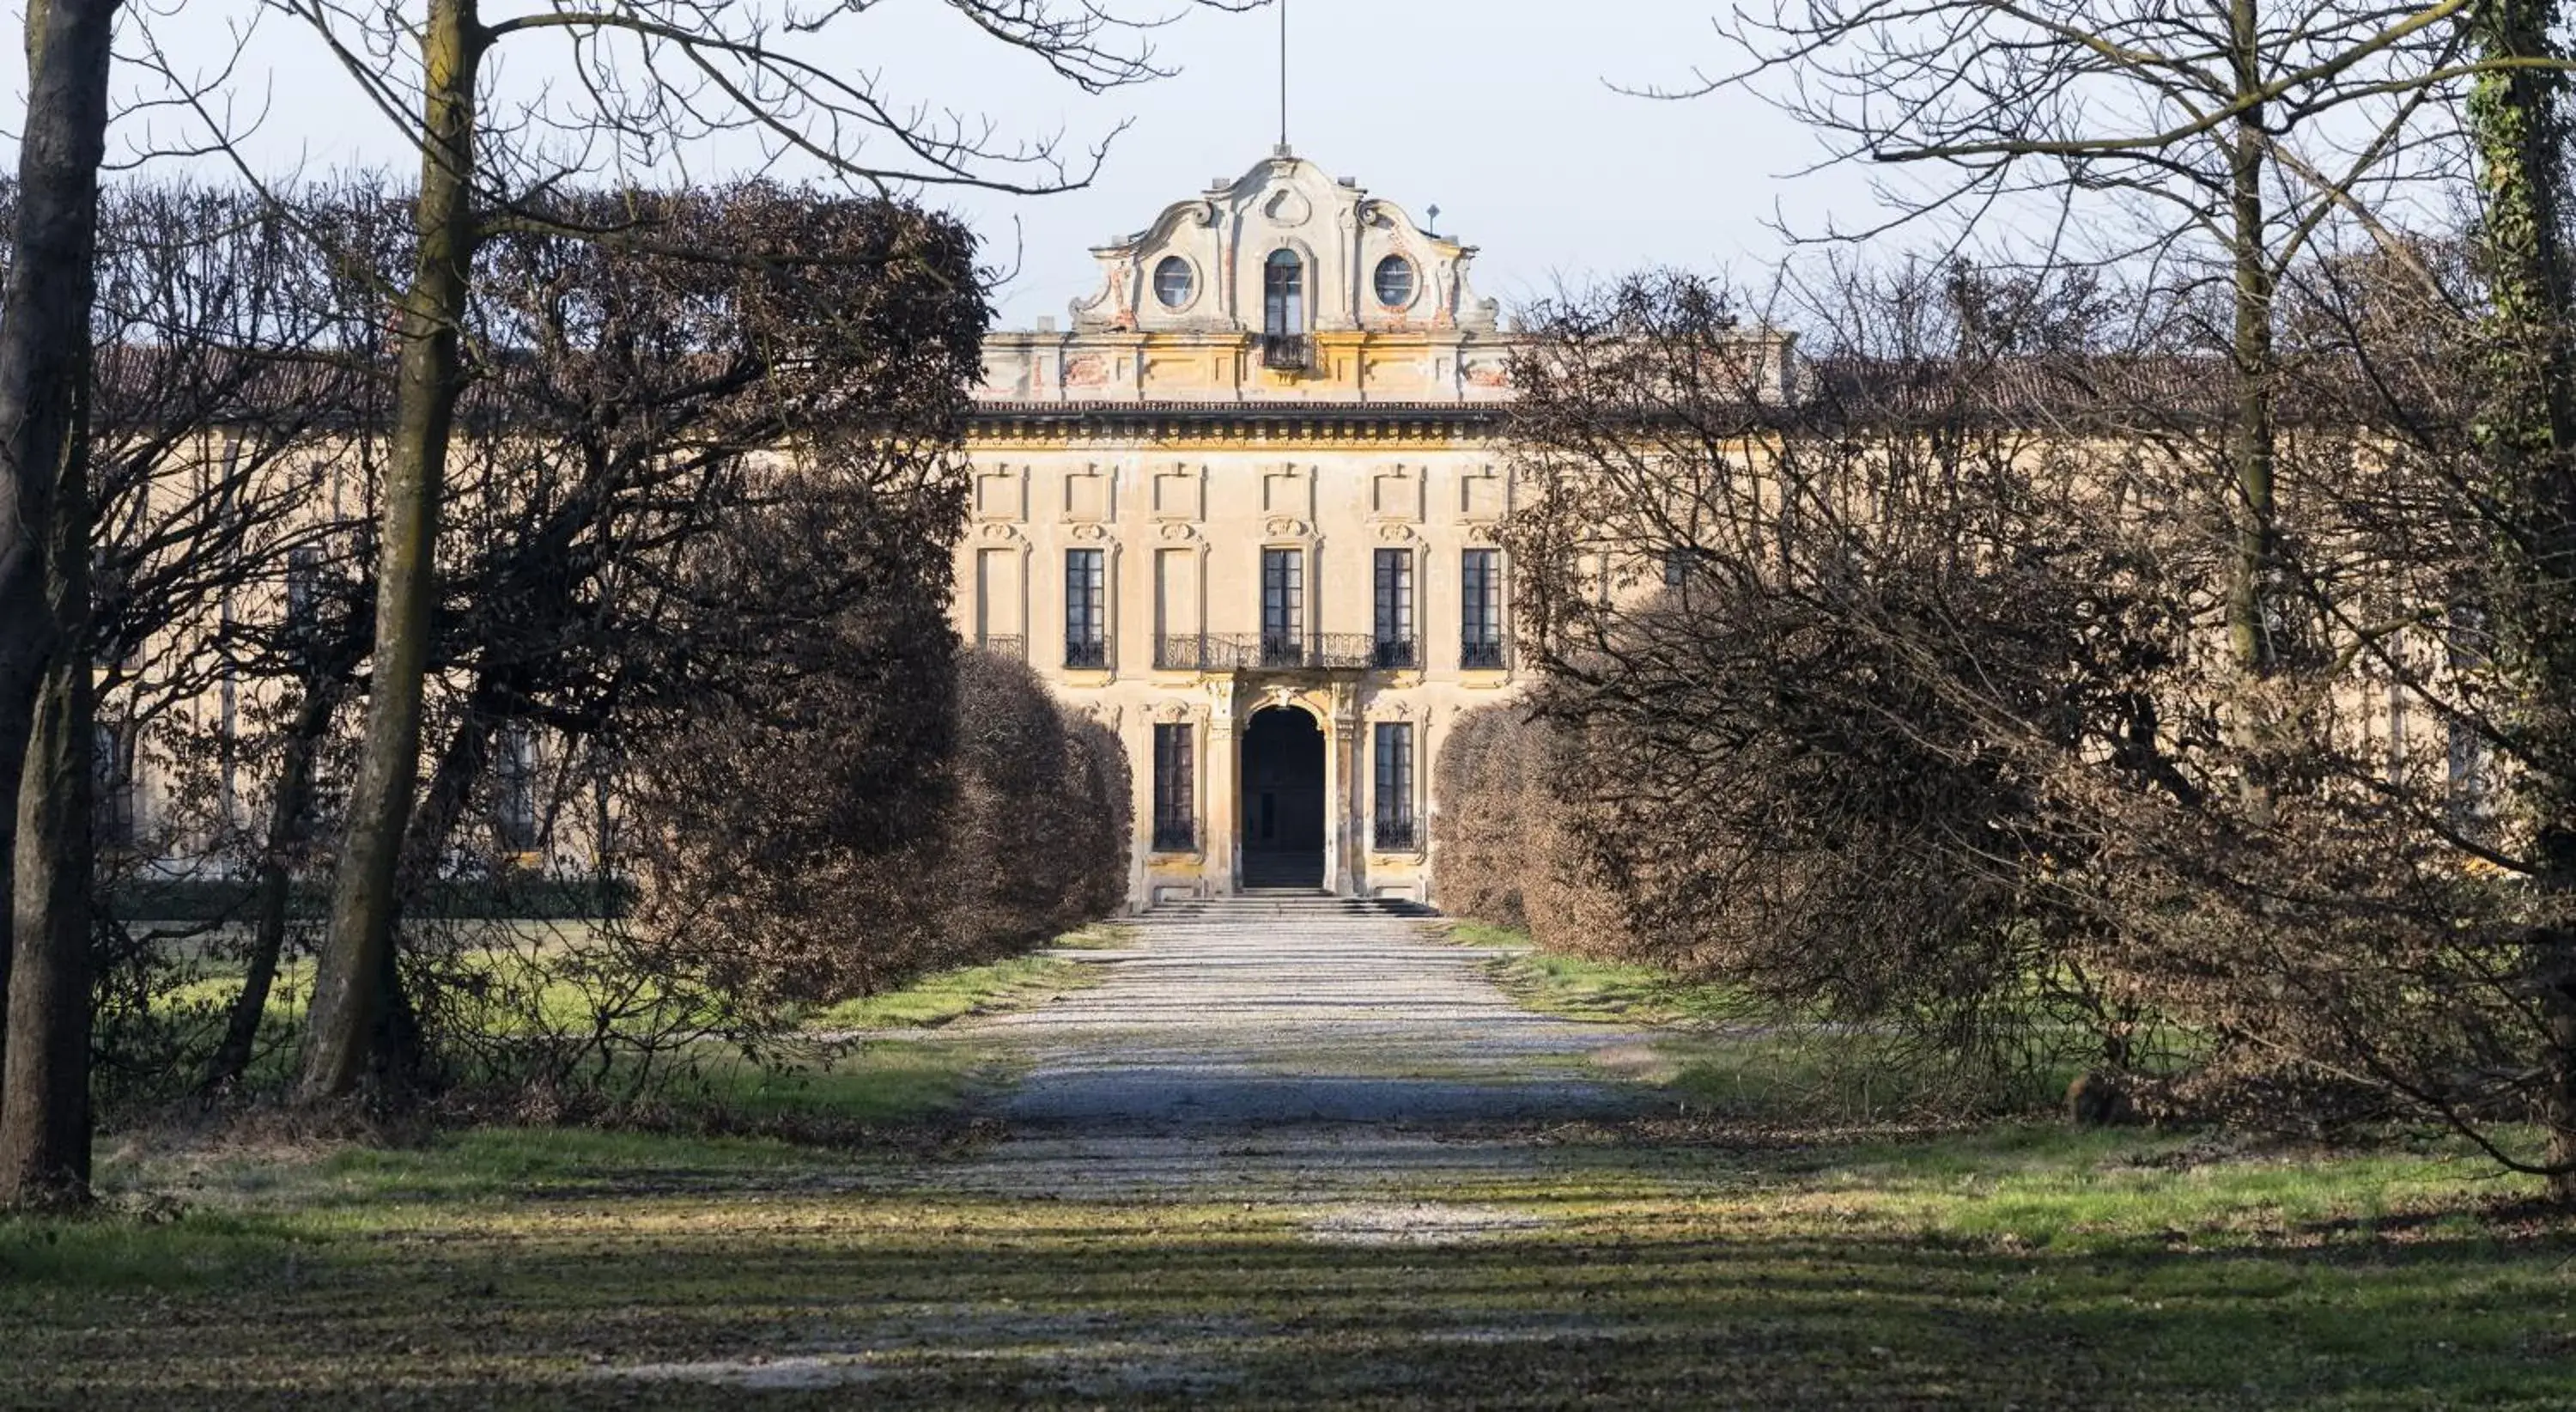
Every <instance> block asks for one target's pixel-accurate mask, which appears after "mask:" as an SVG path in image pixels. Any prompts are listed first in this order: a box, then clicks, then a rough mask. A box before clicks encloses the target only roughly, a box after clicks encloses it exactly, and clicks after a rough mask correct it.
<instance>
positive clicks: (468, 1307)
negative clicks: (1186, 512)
mask: <svg viewBox="0 0 2576 1412" xmlns="http://www.w3.org/2000/svg"><path fill="white" fill-rule="evenodd" d="M1532 959H1534V958H1532ZM1068 964H1070V963H1068ZM1516 974H1518V975H1519V976H1520V977H1521V980H1520V981H1518V982H1517V983H1518V984H1522V985H1524V986H1525V987H1526V988H1527V989H1526V991H1525V993H1530V994H1535V995H1539V996H1541V997H1542V998H1545V999H1548V1000H1549V1001H1551V1003H1558V1004H1565V1005H1576V1004H1580V1005H1585V1006H1598V1007H1602V1008H1604V1009H1605V1010H1606V1009H1608V1008H1609V1007H1614V1006H1615V1007H1618V1009H1617V1011H1616V1013H1618V1014H1619V1015H1620V1016H1621V1017H1623V1018H1631V1019H1633V1018H1635V1017H1637V1016H1638V1015H1641V1014H1650V1013H1651V1014H1676V1015H1679V1016H1681V1017H1683V1018H1684V1019H1686V1020H1708V1019H1711V1018H1714V1017H1716V1016H1718V1015H1720V1014H1725V1013H1731V1012H1727V1011H1724V1010H1722V1009H1721V1007H1720V1006H1719V1004H1718V997H1705V998H1702V997H1694V996H1693V995H1691V994H1690V993H1689V988H1687V987H1683V988H1679V990H1680V992H1681V993H1680V994H1678V995H1677V994H1676V993H1675V988H1674V987H1672V986H1671V985H1670V983H1664V984H1663V985H1661V986H1658V985H1656V984H1652V983H1649V982H1647V981H1643V980H1640V979H1639V978H1637V977H1635V976H1633V975H1628V974H1625V968H1616V967H1598V966H1593V965H1590V964H1589V963H1576V964H1572V965H1568V966H1564V967H1550V966H1545V965H1537V964H1533V965H1532V966H1531V967H1529V968H1528V969H1526V970H1523V971H1520V972H1518V973H1516ZM1024 982H1027V983H1025V984H1024ZM1043 988H1044V987H1043V986H1039V985H1036V984H1034V983H1033V982H1031V981H1030V978H1029V977H1028V976H1027V975H1023V976H1022V977H1021V980H1020V981H1013V980H1011V979H1010V978H1009V973H1007V972H1005V973H1003V974H997V975H990V976H983V977H967V976H963V975H950V976H947V977H934V978H929V979H928V980H925V982H924V983H923V985H922V986H921V987H919V988H918V989H920V990H921V991H922V992H923V998H922V999H921V1000H920V1002H919V1006H920V1008H919V1010H918V1013H924V1014H928V1013H935V1012H937V1011H938V1010H939V1008H940V1005H944V1004H947V1003H949V1001H953V1000H954V999H955V998H956V997H959V996H964V995H974V996H980V997H981V1002H980V1003H1005V1001H1006V999H1007V998H1008V997H1013V996H1023V997H1024V996H1026V995H1029V994H1034V993H1035V992H1036V991H1037V990H1040V989H1043ZM933 994H936V995H939V996H942V997H946V998H947V999H946V1000H943V1001H941V1002H940V1004H937V1005H934V1004H933V1003H931V1001H930V1000H929V999H928V998H927V997H928V996H930V995H933ZM871 1028H875V1027H874V1026H871ZM1650 1052H1651V1053H1652V1054H1653V1055H1654V1056H1655V1057H1656V1059H1657V1062H1659V1063H1660V1064H1662V1065H1663V1066H1664V1069H1665V1072H1662V1073H1660V1074H1658V1075H1655V1076H1654V1077H1657V1078H1659V1079H1660V1081H1662V1082H1665V1083H1667V1084H1670V1085H1672V1086H1675V1087H1677V1088H1681V1089H1683V1090H1684V1091H1686V1092H1690V1093H1693V1094H1695V1095H1698V1096H1700V1097H1702V1098H1704V1099H1706V1100H1707V1107H1708V1108H1709V1109H1711V1110H1713V1111H1698V1112H1695V1113H1694V1114H1693V1115H1691V1116H1688V1117H1685V1118H1681V1119H1674V1118H1669V1117H1655V1118H1649V1119H1642V1120H1639V1121H1637V1122H1634V1123H1627V1124H1602V1125H1576V1126H1571V1127H1555V1128H1550V1129H1547V1130H1544V1131H1516V1130H1509V1129H1493V1128H1477V1129H1461V1130H1457V1131H1452V1132H1444V1133H1440V1134H1437V1135H1436V1137H1437V1138H1438V1140H1437V1141H1428V1140H1425V1137H1424V1135H1420V1134H1414V1135H1406V1134H1401V1133H1387V1132H1383V1131H1380V1130H1376V1129H1366V1130H1361V1129H1352V1130H1347V1131H1341V1132H1336V1133H1334V1134H1332V1135H1331V1136H1329V1137H1326V1138H1321V1139H1318V1138H1311V1137H1309V1138H1304V1139H1295V1140H1292V1139H1290V1138H1287V1137H1285V1136H1281V1135H1275V1134H1264V1133H1255V1134H1246V1135H1236V1136H1230V1137H1228V1138H1225V1139H1223V1140H1222V1141H1219V1142H1214V1143H1208V1144H1203V1145H1201V1146H1200V1147H1199V1148H1198V1149H1195V1150H1192V1151H1189V1152H1185V1153H1177V1154H1176V1153H1175V1152H1174V1151H1173V1150H1172V1148H1171V1147H1170V1146H1169V1145H1168V1144H1162V1145H1158V1144H1157V1143H1155V1142H1143V1143H1135V1142H1123V1143H1122V1142H1119V1141H1103V1142H1094V1143H1091V1144H1089V1145H1087V1146H1081V1147H1077V1148H1075V1149H1072V1150H1071V1151H1069V1152H1068V1151H1066V1150H1064V1149H1062V1148H1061V1146H1060V1145H1050V1143H1049V1142H1045V1141H1041V1142H1037V1143H1033V1144H1002V1145H998V1146H997V1145H995V1144H994V1143H993V1142H992V1141H991V1140H990V1139H991V1137H992V1136H993V1134H991V1133H990V1132H988V1131H981V1130H966V1131H963V1132H960V1131H957V1130H954V1129H949V1128H942V1127H938V1126H936V1125H933V1126H931V1127H929V1128H925V1129H921V1130H920V1136H919V1137H918V1138H911V1137H906V1136H905V1133H906V1132H907V1131H910V1130H907V1129H905V1128H903V1126H902V1125H903V1124H905V1123H906V1122H907V1121H909V1120H911V1119H916V1118H919V1117H921V1116H924V1115H926V1114H932V1113H936V1112H940V1111H943V1110H944V1109H945V1108H947V1107H948V1106H950V1105H952V1104H953V1103H954V1102H955V1101H956V1100H957V1099H958V1098H959V1097H960V1096H962V1095H963V1094H964V1093H965V1092H966V1091H967V1090H968V1089H969V1088H971V1087H972V1086H973V1085H976V1084H979V1083H982V1082H986V1081H988V1080H989V1079H990V1078H991V1077H992V1075H993V1074H994V1073H995V1072H996V1071H997V1069H998V1068H999V1067H1001V1066H1006V1065H1007V1064H1008V1063H1009V1062H1011V1057H1010V1056H1009V1055H1008V1054H1007V1053H1004V1052H1001V1051H998V1050H995V1049H992V1048H989V1047H987V1046H985V1045H983V1044H980V1043H977V1042H969V1041H968V1040H967V1039H966V1038H965V1037H963V1036H959V1035H955V1034H949V1035H942V1034H939V1033H937V1032H935V1031H932V1032H927V1033H924V1034H923V1035H921V1036H919V1037H917V1038H906V1039H893V1040H884V1041H871V1042H869V1043H867V1044H864V1045H861V1046H859V1047H858V1049H857V1050H856V1051H855V1053H850V1054H846V1055H843V1056H841V1057H840V1058H838V1059H836V1060H834V1061H833V1062H832V1064H831V1065H830V1066H828V1067H824V1066H819V1065H818V1066H813V1067H811V1068H809V1069H806V1070H801V1071H788V1072H781V1071H777V1070H762V1069H755V1068H752V1067H751V1066H741V1067H739V1068H737V1069H734V1070H730V1071H727V1072H725V1073H723V1074H720V1075H718V1076H717V1077H716V1079H715V1083H716V1085H717V1087H718V1089H719V1090H720V1092H721V1093H722V1094H723V1096H724V1099H725V1101H726V1102H728V1103H730V1104H732V1105H734V1106H736V1107H738V1108H757V1107H758V1106H759V1105H763V1104H769V1105H775V1106H776V1111H779V1112H785V1113H804V1114H811V1115H818V1116H838V1117H841V1118H845V1119H850V1120H853V1121H862V1122H863V1123H881V1124H887V1125H892V1126H890V1127H888V1128H887V1129H885V1130H884V1131H883V1132H882V1133H880V1132H877V1131H875V1130H871V1129H868V1128H866V1127H864V1126H862V1127H860V1128H858V1129H855V1130H853V1129H849V1128H842V1129H838V1130H836V1131H837V1132H838V1133H840V1136H838V1137H836V1138H835V1139H834V1140H832V1141H808V1142H787V1141H777V1140H767V1139H746V1138H710V1137H692V1136H673V1135H661V1134H650V1133H641V1132H598V1131H580V1130H574V1131H566V1130H558V1129H536V1128H507V1127H503V1128H487V1129H480V1130H473V1131H463V1132H452V1133H446V1134H442V1135H439V1136H437V1137H435V1138H433V1139H431V1140H429V1141H426V1142H423V1143H419V1144H416V1145H409V1146H374V1147H369V1146H357V1145H352V1144H348V1143H344V1142H333V1141H321V1140H314V1139H309V1138H304V1137H299V1136H297V1135H295V1134H292V1133H287V1134H282V1135H281V1134H271V1135H266V1136H263V1135H261V1134H259V1133H256V1132H244V1131H241V1130H234V1131H231V1132H229V1133H224V1134H218V1135H216V1136H214V1137H211V1138H210V1137H205V1136H202V1135H200V1136H191V1135H187V1134H176V1135H174V1134H166V1133H156V1134H144V1135H136V1136H134V1137H131V1138H129V1139H127V1140H125V1141H123V1142H121V1143H117V1144H114V1145H112V1146H111V1147H110V1148H109V1149H108V1150H107V1151H106V1152H105V1153H104V1154H103V1157H102V1162H101V1178H102V1186H103V1188H104V1189H105V1190H106V1191H107V1192H108V1193H109V1197H110V1205H109V1208H108V1211H107V1213H106V1214H103V1215H101V1216H98V1217H94V1218H91V1219H86V1220H77V1221H65V1220H37V1219H31V1218H0V1329H5V1330H6V1331H7V1332H6V1336H5V1337H0V1404H5V1405H9V1406H63V1407H85V1406H93V1405H133V1406H155V1407H159V1406H171V1407H187V1406H201V1405H222V1406H305V1407H340V1406H351V1405H401V1406H407V1407H415V1408H429V1409H442V1408H481V1407H525V1408H579V1407H601V1408H608V1407H615V1408H637V1407H644V1408H650V1407H702V1406H709V1405H722V1406H727V1407H735V1406H742V1407H755V1406H756V1407H761V1408H769V1407H813V1408H826V1407H845V1406H855V1405H864V1406H869V1407H888V1408H901V1407H928V1406H944V1407H984V1406H1024V1407H1102V1406H1112V1407H1120V1408H1126V1407H1181V1406H1197V1405H1205V1404H1209V1403H1231V1404H1241V1405H1251V1406H1262V1407H1282V1408H1286V1407H1314V1408H1335V1409H1340V1408H1353V1409H1395V1408H1425V1407H1480V1408H1481V1407H1493V1408H1540V1407H1546V1408H1558V1407H1602V1408H1628V1407H1642V1406H1741V1407H1762V1408H1845V1407H1869V1408H1979V1409H1982V1408H1998V1407H2007V1406H2011V1407H2020V1408H2069V1409H2075V1408H2081V1409H2086V1412H2116V1410H2117V1409H2130V1408H2138V1409H2144V1408H2262V1409H2276V1408H2277V1409H2329V1408H2331V1409H2346V1408H2351V1409H2395V1408H2444V1407H2461V1406H2477V1407H2485V1408H2510V1409H2543V1408H2562V1407H2567V1406H2570V1405H2576V1318H2571V1311H2576V1223H2571V1222H2570V1221H2568V1220H2567V1219H2565V1218H2560V1217H2548V1216H2544V1215H2541V1214H2539V1213H2538V1212H2536V1211H2535V1210H2534V1209H2533V1208H2531V1207H2530V1206H2529V1205H2527V1204H2526V1203H2528V1201H2529V1200H2530V1199H2531V1197H2532V1196H2533V1194H2534V1187H2533V1184H2532V1183H2530V1182H2528V1181H2524V1180H2521V1179H2499V1178H2494V1177H2492V1176H2490V1175H2489V1172H2490V1171H2491V1169H2490V1168H2489V1167H2488V1166H2487V1164H2485V1163H2483V1162H2481V1161H2479V1160H2477V1159H2476V1158H2475V1157H2474V1155H2473V1154H2469V1153H2466V1152H2464V1151H2462V1150H2460V1149H2459V1148H2458V1147H2457V1146H2456V1145H2455V1144H2452V1143H2449V1142H2437V1141H2419V1142H2392V1143H2390V1144H2387V1145H2385V1146H2381V1147H2377V1148H2372V1149H2368V1150H2337V1149H2324V1148H2277V1147H2275V1148H2262V1147H2225V1146H2221V1145H2218V1144H2215V1143H2213V1142H2211V1141H2209V1140H2207V1139H2205V1138H2201V1137H2196V1136H2194V1135H2190V1134H2158V1133H2148V1132H2139V1131H2092V1132H2074V1131H2068V1130H2065V1129H2062V1128H2057V1127H2051V1126H2041V1125H2014V1124H2000V1125H1992V1126H1987V1127H1983V1128H1978V1129H1975V1130H1969V1131H1949V1132H1921V1131H1908V1130H1906V1129H1904V1128H1903V1127H1902V1126H1900V1125H1897V1124H1894V1123H1890V1122H1887V1121H1885V1120H1884V1115H1883V1114H1863V1115H1861V1117H1862V1118H1866V1119H1868V1121H1867V1122H1866V1123H1860V1122H1858V1121H1856V1119H1855V1117H1854V1115H1853V1114H1851V1113H1848V1112H1843V1111H1839V1110H1835V1109H1832V1108H1831V1107H1830V1106H1826V1107H1817V1106H1815V1099H1816V1097H1817V1093H1818V1085H1819V1084H1820V1083H1821V1082H1823V1080H1822V1079H1820V1077H1819V1076H1829V1075H1830V1074H1831V1073H1832V1069H1831V1066H1830V1065H1829V1064H1826V1063H1825V1062H1824V1060H1823V1059H1822V1058H1821V1057H1820V1056H1818V1055H1817V1054H1815V1053H1812V1052H1802V1051H1800V1050H1797V1049H1795V1048H1793V1047H1789V1046H1787V1045H1785V1044H1784V1043H1783V1042H1782V1041H1781V1040H1780V1039H1779V1037H1778V1036H1776V1035H1774V1034H1772V1033H1770V1032H1767V1031H1764V1030H1762V1029H1760V1028H1759V1027H1754V1026H1745V1025H1725V1024H1700V1025H1698V1026H1697V1027H1696V1028H1686V1029H1683V1030H1681V1031H1680V1032H1678V1033H1675V1034H1672V1035H1668V1036H1665V1037H1663V1038H1661V1039H1658V1040H1655V1041H1654V1042H1653V1044H1652V1046H1651V1051H1650ZM1802 1101H1803V1102H1805V1103H1807V1104H1808V1106H1807V1107H1805V1108H1803V1109H1802V1108H1801V1107H1800V1103H1801V1102H1802ZM1754 1110H1759V1111H1760V1112H1761V1113H1762V1114H1763V1115H1764V1120H1763V1121H1761V1122H1748V1121H1745V1120H1743V1118H1742V1117H1741V1116H1740V1112H1742V1111H1754ZM786 1126H787V1127H788V1128H789V1130H794V1129H793V1125H786ZM1301 1144H1302V1145H1301ZM1050 1154H1053V1155H1050ZM1265 1164H1268V1165H1265ZM1283 1172H1284V1173H1285V1174H1286V1176H1285V1178H1284V1179H1283V1176H1282V1173H1283Z"/></svg>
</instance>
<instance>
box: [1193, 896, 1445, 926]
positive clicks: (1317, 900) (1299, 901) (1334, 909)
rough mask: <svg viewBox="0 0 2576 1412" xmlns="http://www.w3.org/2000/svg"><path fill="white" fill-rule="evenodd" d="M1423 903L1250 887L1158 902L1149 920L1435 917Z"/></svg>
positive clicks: (1399, 899) (1402, 899)
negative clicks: (1228, 893)
mask: <svg viewBox="0 0 2576 1412" xmlns="http://www.w3.org/2000/svg"><path fill="white" fill-rule="evenodd" d="M1438 915H1439V913H1438V912H1437V911H1435V910H1433V909H1432V908H1429V907H1426V906H1424V905H1422V904H1421V903H1419V902H1413V901H1408V900H1406V899H1404V898H1398V897H1333V896H1330V895H1327V894H1325V893H1321V892H1315V891H1312V890H1307V889H1297V890H1293V891H1292V890H1287V889H1282V890H1278V891H1263V890H1249V889H1248V890H1246V891H1244V892H1240V893H1237V894H1235V895H1234V896H1231V897H1200V898H1189V899H1186V900H1182V901H1177V902H1161V903H1157V904H1155V905H1154V906H1153V907H1152V908H1151V909H1150V910H1148V911H1147V912H1146V913H1145V917H1146V918H1147V919H1160V920H1172V921H1178V920H1187V919H1191V918H1209V919H1222V918H1228V917H1241V918H1256V917H1435V916H1438Z"/></svg>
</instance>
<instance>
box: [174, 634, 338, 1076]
mask: <svg viewBox="0 0 2576 1412" xmlns="http://www.w3.org/2000/svg"><path fill="white" fill-rule="evenodd" d="M340 695H341V692H340V689H339V686H338V684H337V683H336V682H335V681H332V680H330V679H316V680H314V681H312V682H310V683H308V685H307V687H306V689H305V693H304V701H303V704H301V705H300V706H298V707H297V708H296V711H295V720H294V722H293V723H292V724H291V725H290V726H289V727H288V730H287V736H286V752H285V756H284V758H283V759H281V760H280V761H279V762H278V768H277V793H276V795H275V796H274V797H273V798H271V799H270V800H269V805H268V824H267V835H266V838H265V840H264V842H263V847H262V849H261V853H260V862H259V878H258V884H257V889H256V890H255V891H254V892H253V893H252V895H251V945H250V960H249V965H248V968H247V970H246V972H245V974H244V975H243V977H242V993H241V994H240V995H239V996H237V997H235V998H234V1000H233V1008H232V1013H231V1014H230V1015H229V1016H228V1017H227V1019H226V1022H225V1025H224V1038H223V1042H222V1043H221V1044H219V1045H217V1046H216V1047H215V1054H214V1058H213V1059H212V1060H210V1061H209V1062H208V1063H207V1065H206V1078H205V1085H204V1087H205V1091H206V1092H207V1093H209V1094H214V1093H220V1092H222V1091H223V1090H224V1089H227V1088H230V1087H231V1086H232V1085H234V1084H235V1083H238V1082H240V1081H241V1076H242V1075H243V1074H244V1073H246V1072H248V1071H249V1069H250V1061H251V1058H252V1055H253V1053H254V1051H255V1050H256V1048H257V1046H258V1043H259V1024H260V1021H261V1019H262V1018H264V1017H265V1016H266V1015H267V1013H268V996H269V992H270V990H271V989H273V988H274V987H275V985H276V983H277V967H278V962H279V960H280V959H281V958H282V957H283V956H284V954H285V951H286V904H287V901H288V898H289V894H290V893H291V891H292V890H293V886H294V882H295V872H294V869H293V868H291V867H289V866H288V860H289V859H290V858H291V857H292V856H293V854H294V852H295V851H296V850H295V845H296V841H297V839H298V837H299V836H300V835H301V834H302V833H303V831H304V829H305V827H306V823H307V816H308V815H310V814H311V813H312V810H313V779H314V774H313V765H314V758H315V757H316V756H317V755H318V754H320V749H321V740H322V734H323V732H324V731H325V730H326V729H328V727H329V726H330V723H331V712H332V711H333V710H334V709H335V708H336V707H337V706H338V704H339V700H340Z"/></svg>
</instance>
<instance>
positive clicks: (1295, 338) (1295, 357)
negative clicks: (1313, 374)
mask: <svg viewBox="0 0 2576 1412" xmlns="http://www.w3.org/2000/svg"><path fill="white" fill-rule="evenodd" d="M1261 366H1263V367H1265V368H1271V369H1275V370H1277V371H1280V372H1291V373H1298V372H1304V371H1305V370H1306V369H1308V368H1311V367H1313V366H1315V340H1314V339H1312V338H1309V337H1308V336H1306V335H1305V334H1302V333H1265V334H1263V335H1262V336H1261Z"/></svg>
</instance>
